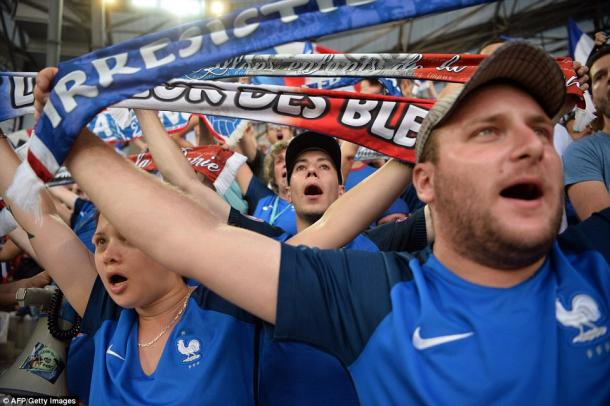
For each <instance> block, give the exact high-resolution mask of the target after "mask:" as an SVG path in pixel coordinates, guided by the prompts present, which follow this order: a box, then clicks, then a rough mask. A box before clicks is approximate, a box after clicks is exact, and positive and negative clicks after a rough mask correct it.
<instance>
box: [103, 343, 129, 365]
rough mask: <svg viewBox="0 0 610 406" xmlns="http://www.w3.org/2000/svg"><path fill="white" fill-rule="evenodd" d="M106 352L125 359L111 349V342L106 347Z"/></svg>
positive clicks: (123, 359)
mask: <svg viewBox="0 0 610 406" xmlns="http://www.w3.org/2000/svg"><path fill="white" fill-rule="evenodd" d="M106 354H108V355H112V356H114V357H117V358H118V359H120V360H122V361H125V358H123V357H121V356H120V355H119V354H117V353H116V352H114V351H112V344H110V347H108V349H107V350H106Z"/></svg>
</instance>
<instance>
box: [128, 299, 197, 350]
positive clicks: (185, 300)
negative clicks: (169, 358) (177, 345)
mask: <svg viewBox="0 0 610 406" xmlns="http://www.w3.org/2000/svg"><path fill="white" fill-rule="evenodd" d="M191 293H193V290H191V289H190V288H189V291H188V293H187V294H186V296H185V297H184V303H182V307H181V308H180V310H179V311H178V313H176V315H175V316H174V318H173V319H172V320H171V321H170V322H169V323H167V325H166V326H165V327H164V328H163V330H161V332H160V333H159V334H157V336H156V337H155V338H153V339H152V340H150V341H149V342H147V343H143V344H142V343H138V348H146V347H150V346H151V345H153V344H154V343H156V342H157V341H159V339H160V338H161V337H162V336H163V334H165V333H167V330H169V328H170V327H171V326H173V325H174V323H175V322H176V321H177V320H178V319H179V318H180V316H182V313H184V309H186V304H187V303H188V300H189V296H190V295H191Z"/></svg>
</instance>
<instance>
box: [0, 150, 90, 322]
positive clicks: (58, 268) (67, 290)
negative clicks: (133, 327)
mask: <svg viewBox="0 0 610 406" xmlns="http://www.w3.org/2000/svg"><path fill="white" fill-rule="evenodd" d="M19 163H20V161H19V158H18V157H17V155H15V152H14V151H13V149H12V148H11V146H10V145H9V144H8V142H7V140H6V139H0V166H1V170H0V193H1V194H2V195H4V194H5V192H6V189H7V188H8V185H9V184H10V183H11V181H12V180H13V176H14V174H15V170H16V168H17V166H18V165H19ZM40 197H41V208H42V217H41V218H40V219H36V218H34V216H33V215H32V214H30V213H26V212H24V211H22V210H20V209H19V208H18V207H16V206H15V205H13V204H12V202H11V201H10V200H8V199H5V200H6V202H7V205H8V206H9V207H10V208H11V211H12V213H13V215H14V216H15V220H16V221H17V223H18V224H19V225H20V226H21V227H22V228H23V229H24V230H25V231H26V232H27V234H28V238H29V241H30V244H31V245H32V247H33V248H34V251H35V253H36V259H37V261H38V263H39V264H40V265H41V266H42V267H43V268H45V269H46V270H47V271H48V272H49V273H50V274H51V277H52V278H53V279H54V280H55V282H57V285H58V286H59V287H60V289H61V290H62V291H63V292H64V294H65V295H66V298H67V299H68V301H69V302H70V304H71V305H72V307H73V308H74V309H75V310H76V311H77V313H78V314H80V315H83V314H84V312H85V309H86V306H87V302H88V300H89V295H90V293H91V288H92V287H93V283H94V281H95V277H96V275H97V273H96V271H95V265H94V263H93V256H92V255H91V254H90V253H89V251H88V250H87V248H85V246H84V245H83V244H82V243H81V242H80V241H79V240H78V238H77V237H76V235H75V234H74V233H73V232H72V230H70V228H69V227H68V226H67V225H66V224H65V223H64V222H63V221H62V220H61V219H60V218H59V217H58V216H57V215H56V212H55V207H54V205H53V202H52V201H51V197H50V196H49V195H48V193H47V192H46V190H45V191H43V192H41V194H40Z"/></svg>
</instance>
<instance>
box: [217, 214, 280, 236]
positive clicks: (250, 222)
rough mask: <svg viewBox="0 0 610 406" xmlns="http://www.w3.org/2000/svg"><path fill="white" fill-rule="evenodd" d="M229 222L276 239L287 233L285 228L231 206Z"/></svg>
mask: <svg viewBox="0 0 610 406" xmlns="http://www.w3.org/2000/svg"><path fill="white" fill-rule="evenodd" d="M227 224H229V225H231V226H235V227H239V228H244V229H246V230H250V231H254V232H255V233H258V234H262V235H264V236H267V237H270V238H274V239H276V238H279V237H280V236H281V235H283V234H284V233H285V231H284V230H283V229H281V228H279V227H275V226H272V225H271V224H269V223H267V222H265V221H262V220H259V219H255V218H252V217H248V216H246V215H243V214H241V213H240V212H239V211H237V210H236V209H234V208H233V207H231V211H230V212H229V219H228V221H227Z"/></svg>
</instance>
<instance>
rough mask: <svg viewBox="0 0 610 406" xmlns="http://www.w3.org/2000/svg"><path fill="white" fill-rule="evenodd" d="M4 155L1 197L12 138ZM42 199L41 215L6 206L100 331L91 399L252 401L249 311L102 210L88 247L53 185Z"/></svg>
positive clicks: (11, 167) (90, 325) (12, 165)
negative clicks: (125, 232) (146, 247)
mask: <svg viewBox="0 0 610 406" xmlns="http://www.w3.org/2000/svg"><path fill="white" fill-rule="evenodd" d="M0 163H1V164H0V165H1V166H2V170H0V193H2V194H3V195H4V193H5V192H6V188H7V187H8V185H9V183H10V182H11V180H12V177H13V175H14V173H15V169H16V168H17V165H18V164H19V163H20V161H19V158H18V157H17V156H16V155H15V153H14V152H13V150H12V148H11V146H10V145H9V143H8V141H7V140H6V138H2V139H0ZM40 197H41V207H42V213H41V216H40V218H35V216H33V215H30V214H29V213H26V212H24V211H22V210H20V209H18V208H17V207H15V206H14V205H12V204H11V203H12V202H11V201H10V200H8V201H7V204H8V205H9V207H10V208H11V210H12V212H13V214H14V215H15V218H16V220H17V221H18V223H19V224H20V225H21V226H22V227H23V228H24V229H25V230H26V231H27V232H28V234H29V238H30V242H31V244H32V247H33V248H34V250H35V252H36V254H37V256H38V258H39V260H40V261H41V264H42V265H43V266H44V267H45V269H47V270H48V272H49V273H50V274H51V276H52V277H53V279H54V280H55V281H56V283H57V285H58V286H59V287H60V288H61V290H62V291H63V292H64V294H65V295H66V298H67V299H68V301H69V302H70V304H71V305H72V306H73V307H74V309H75V310H76V311H77V312H78V314H79V315H81V316H82V317H83V332H84V333H86V334H89V335H91V336H93V337H94V341H95V357H94V362H93V371H92V374H93V377H92V384H91V390H90V404H91V405H96V404H99V405H107V404H149V405H153V404H160V405H161V404H163V405H167V404H172V405H181V404H193V403H194V402H195V403H197V404H213V403H218V401H219V399H222V400H223V403H225V404H235V405H247V404H252V403H254V400H253V399H254V396H255V395H254V390H255V387H254V370H255V365H254V362H255V361H254V355H253V354H254V349H255V336H256V334H255V322H254V319H253V318H252V317H251V316H250V315H249V314H247V313H245V312H244V311H242V310H240V309H238V308H236V307H235V306H233V305H232V304H230V303H228V302H227V301H225V300H223V299H221V298H220V297H219V296H217V295H215V294H214V293H212V292H211V291H209V290H208V289H206V288H205V287H204V286H201V285H200V286H198V287H197V288H191V287H189V286H187V284H186V283H185V281H184V279H183V278H182V277H181V276H179V275H178V274H177V273H174V272H172V271H171V270H169V269H167V268H165V267H163V266H162V265H161V264H159V263H158V262H156V261H154V260H153V259H152V258H150V257H149V256H147V255H145V254H144V253H143V252H142V251H140V250H139V249H138V248H136V247H134V246H133V245H131V244H130V242H129V241H128V240H127V239H125V238H124V237H123V236H122V235H121V234H120V233H119V232H118V231H117V230H116V229H115V227H114V226H113V225H112V224H110V223H109V222H108V220H107V219H106V218H105V217H104V216H103V214H102V215H100V216H99V218H98V223H97V228H96V231H95V234H94V236H93V243H94V245H95V253H94V254H91V253H90V252H89V251H88V250H87V248H86V247H85V246H84V245H83V244H82V243H81V242H80V241H79V240H78V238H77V237H76V235H75V234H74V233H73V232H72V231H71V230H70V229H69V228H68V227H67V226H66V225H65V223H63V222H62V221H61V220H60V219H59V218H58V216H57V214H56V212H55V209H54V206H53V203H52V202H51V199H50V197H49V196H48V194H47V192H46V191H43V192H42V193H41V196H40ZM151 214H152V213H151ZM175 231H179V230H167V232H175Z"/></svg>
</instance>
